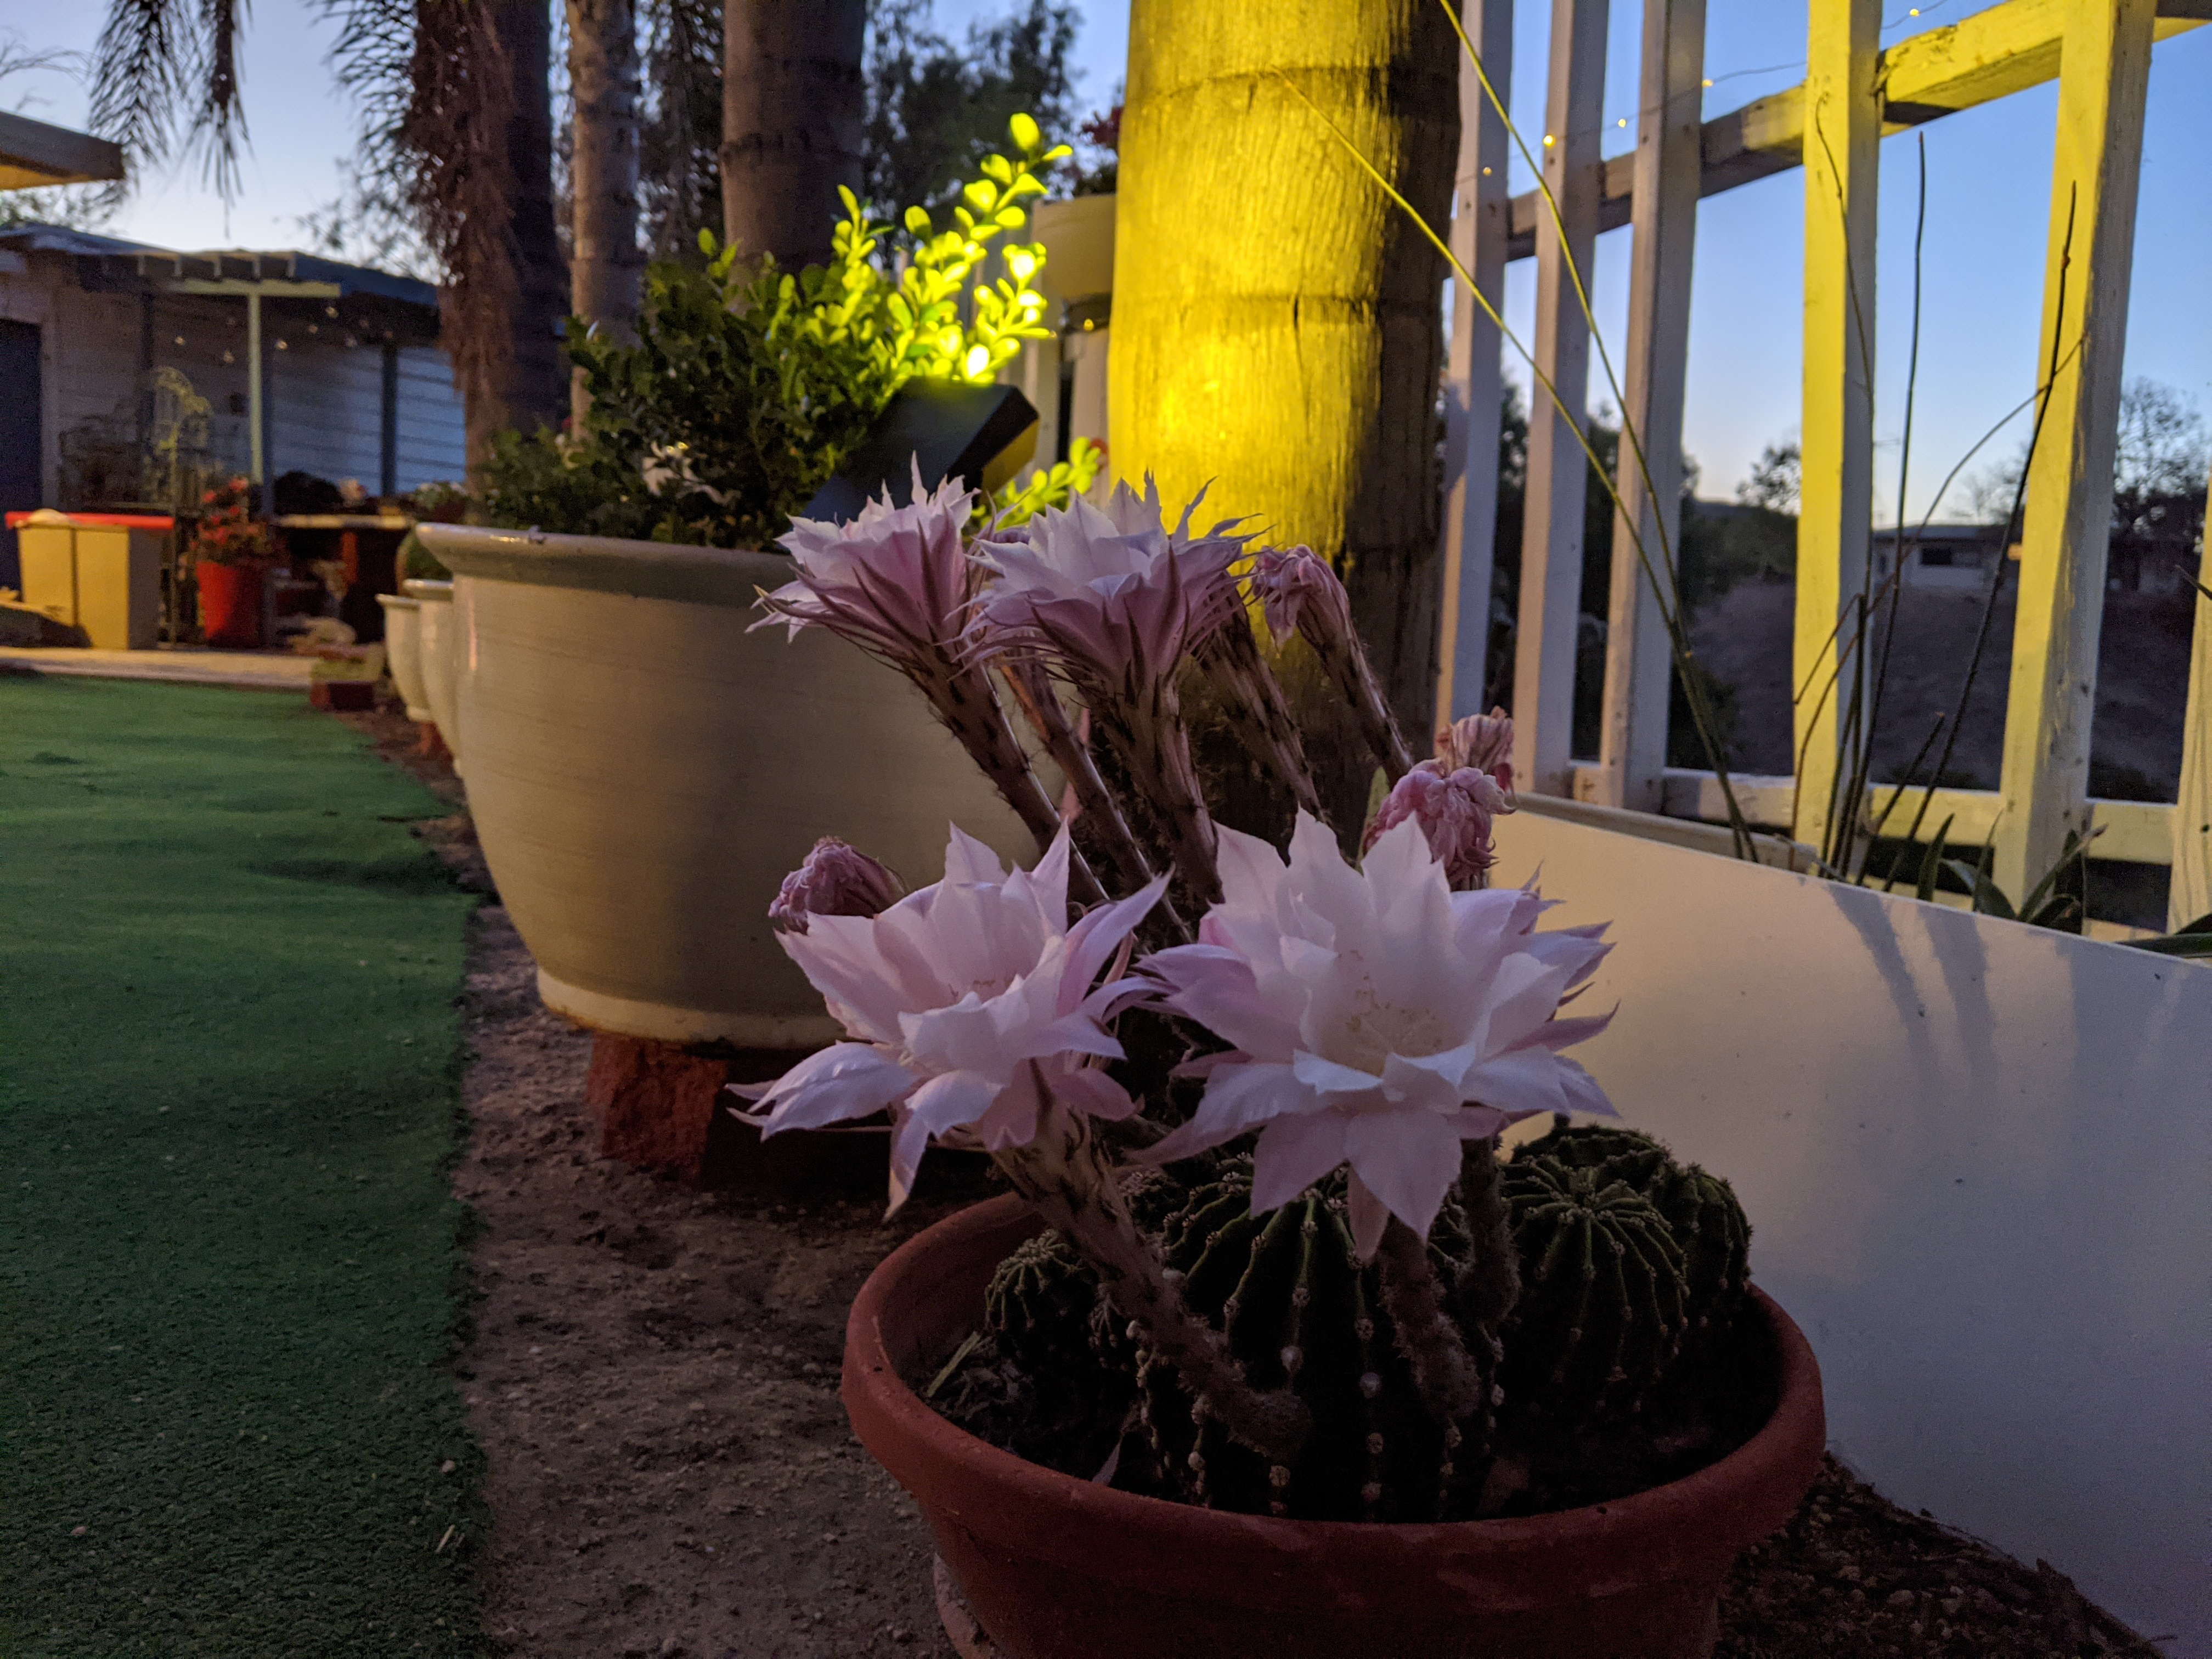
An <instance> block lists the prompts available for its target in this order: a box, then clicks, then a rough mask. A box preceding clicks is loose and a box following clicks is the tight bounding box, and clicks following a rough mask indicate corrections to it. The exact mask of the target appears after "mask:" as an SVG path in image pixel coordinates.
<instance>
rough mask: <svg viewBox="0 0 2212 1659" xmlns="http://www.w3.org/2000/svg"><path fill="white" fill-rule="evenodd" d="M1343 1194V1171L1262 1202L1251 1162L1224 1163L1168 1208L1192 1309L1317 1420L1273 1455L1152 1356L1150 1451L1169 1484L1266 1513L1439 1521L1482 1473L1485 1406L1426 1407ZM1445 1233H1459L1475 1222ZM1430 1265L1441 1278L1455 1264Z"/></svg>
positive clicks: (1144, 1365) (1441, 1233)
mask: <svg viewBox="0 0 2212 1659" xmlns="http://www.w3.org/2000/svg"><path fill="white" fill-rule="evenodd" d="M1345 1206H1346V1200H1345V1189H1344V1182H1343V1180H1342V1178H1341V1177H1340V1176H1339V1177H1336V1178H1333V1179H1332V1180H1330V1181H1328V1182H1323V1183H1322V1185H1321V1186H1320V1187H1319V1188H1316V1189H1314V1190H1312V1191H1310V1192H1308V1193H1307V1194H1304V1195H1302V1196H1301V1197H1299V1198H1297V1199H1296V1200H1293V1201H1292V1202H1291V1203H1289V1204H1286V1205H1285V1206H1282V1207H1281V1208H1279V1209H1277V1210H1273V1211H1270V1212H1266V1213H1264V1214H1260V1215H1255V1214H1254V1213H1252V1209H1251V1188H1250V1176H1249V1171H1248V1170H1245V1169H1244V1168H1243V1167H1242V1166H1241V1165H1231V1167H1230V1168H1229V1169H1228V1170H1226V1171H1225V1173H1224V1174H1223V1175H1222V1176H1221V1178H1220V1179H1218V1180H1217V1181H1215V1182H1211V1183H1209V1184H1206V1185H1204V1186H1201V1187H1200V1188H1196V1189H1195V1190H1194V1191H1193V1192H1192V1194H1191V1195H1190V1198H1189V1200H1188V1203H1187V1204H1185V1205H1184V1206H1183V1207H1182V1209H1181V1211H1180V1212H1177V1213H1176V1215H1175V1216H1173V1217H1172V1218H1170V1220H1169V1221H1168V1223H1167V1225H1166V1228H1165V1230H1164V1234H1163V1236H1162V1249H1163V1254H1164V1257H1165V1259H1166V1261H1167V1263H1168V1266H1169V1267H1170V1269H1171V1270H1173V1271H1175V1272H1176V1273H1181V1274H1182V1290H1183V1295H1184V1297H1185V1298H1186V1299H1187V1300H1188V1303H1189V1304H1190V1306H1191V1308H1192V1309H1193V1310H1194V1311H1195V1312H1197V1313H1199V1314H1200V1315H1202V1316H1205V1317H1206V1318H1207V1319H1208V1320H1210V1321H1212V1322H1213V1323H1214V1324H1215V1325H1216V1326H1218V1328H1220V1329H1221V1330H1222V1331H1223V1333H1224V1334H1225V1335H1226V1336H1227V1337H1228V1338H1229V1342H1230V1346H1231V1351H1232V1352H1234V1353H1235V1354H1236V1356H1237V1358H1238V1359H1239V1360H1240V1361H1241V1362H1242V1363H1243V1365H1244V1367H1245V1374H1246V1376H1249V1378H1250V1379H1251V1380H1252V1382H1253V1383H1255V1384H1256V1385H1257V1386H1259V1387H1261V1388H1266V1389H1273V1388H1288V1389H1291V1390H1292V1391H1293V1392H1295V1393H1296V1394H1297V1395H1298V1397H1299V1398H1300V1399H1301V1400H1302V1401H1304V1402H1305V1404H1306V1406H1307V1407H1308V1408H1309V1409H1310V1412H1311V1413H1312V1415H1313V1423H1314V1427H1313V1431H1312V1434H1311V1436H1310V1438H1309V1439H1308V1441H1307V1442H1306V1444H1305V1446H1304V1448H1303V1449H1302V1450H1301V1451H1300V1453H1299V1455H1298V1456H1297V1458H1296V1459H1295V1460H1294V1461H1293V1462H1291V1463H1289V1464H1277V1465H1272V1466H1271V1465H1268V1464H1267V1463H1265V1462H1263V1461H1262V1460H1261V1458H1259V1457H1258V1456H1257V1455H1255V1454H1254V1453H1252V1452H1250V1451H1249V1450H1247V1449H1245V1448H1244V1447H1243V1446H1241V1445H1239V1444H1237V1443H1236V1442H1235V1441H1234V1440H1232V1439H1231V1437H1230V1436H1229V1435H1228V1434H1227V1433H1226V1432H1225V1431H1224V1430H1223V1428H1222V1426H1221V1425H1219V1424H1218V1423H1215V1422H1212V1421H1209V1420H1207V1419H1206V1418H1204V1416H1203V1415H1202V1414H1199V1413H1194V1411H1193V1409H1192V1407H1191V1405H1190V1402H1189V1401H1188V1397H1187V1396H1186V1395H1183V1393H1182V1390H1181V1389H1179V1388H1178V1386H1177V1385H1176V1377H1175V1374H1174V1372H1173V1371H1172V1370H1170V1368H1168V1367H1167V1366H1166V1365H1164V1364H1161V1363H1159V1362H1158V1361H1156V1360H1154V1359H1153V1358H1151V1357H1150V1356H1148V1355H1147V1356H1144V1357H1142V1358H1140V1359H1139V1383H1140V1401H1141V1404H1140V1407H1139V1409H1140V1412H1141V1425H1140V1429H1141V1438H1142V1441H1143V1449H1144V1450H1145V1451H1146V1452H1147V1453H1148V1454H1149V1461H1150V1462H1151V1465H1152V1468H1153V1470H1154V1473H1155V1475H1156V1478H1157V1479H1158V1481H1159V1482H1160V1484H1161V1485H1162V1486H1164V1488H1166V1489H1167V1490H1169V1491H1170V1492H1174V1493H1175V1494H1176V1495H1177V1496H1180V1497H1182V1498H1185V1499H1187V1500H1188V1501H1190V1502H1194V1503H1200V1504H1208V1505H1210V1506H1212V1507H1215V1508H1220V1509H1228V1510H1240V1511H1245V1512H1249V1513H1256V1514H1262V1515H1268V1514H1272V1515H1283V1516H1295V1517H1297V1518H1300V1519H1306V1520H1366V1521H1401V1520H1404V1521H1411V1520H1432V1519H1436V1518H1437V1517H1438V1516H1441V1515H1443V1513H1445V1512H1446V1511H1447V1510H1449V1508H1451V1507H1452V1506H1453V1505H1454V1504H1455V1502H1457V1501H1459V1500H1460V1499H1461V1498H1462V1496H1463V1494H1464V1492H1465V1491H1466V1490H1467V1488H1468V1486H1469V1485H1470V1484H1471V1483H1479V1480H1480V1475H1481V1474H1482V1463H1483V1460H1484V1458H1485V1456H1486V1439H1487V1435H1488V1430H1489V1424H1488V1420H1487V1418H1486V1416H1485V1417H1484V1418H1483V1419H1482V1420H1480V1421H1471V1422H1468V1423H1450V1422H1440V1421H1438V1420H1437V1419H1436V1417H1435V1416H1434V1415H1432V1414H1431V1412H1430V1411H1429V1410H1428V1409H1427V1408H1426V1407H1425V1405H1424V1403H1423V1401H1422V1399H1421V1396H1420V1394H1419V1390H1418V1389H1417V1388H1416V1386H1415V1381H1414V1376H1413V1370H1412V1368H1411V1367H1410V1365H1409V1364H1408V1363H1407V1359H1406V1358H1405V1357H1404V1356H1403V1355H1402V1354H1401V1352H1400V1351H1399V1347H1398V1344H1397V1342H1396V1340H1395V1334H1394V1332H1393V1331H1392V1329H1391V1326H1390V1322H1389V1316H1388V1315H1387V1314H1386V1313H1385V1312H1384V1310H1383V1300H1382V1296H1381V1292H1380V1287H1379V1285H1378V1284H1377V1279H1376V1267H1374V1266H1373V1265H1371V1264H1370V1265H1365V1266H1363V1265H1362V1264H1361V1263H1360V1261H1358V1255H1357V1253H1356V1250H1355V1249H1354V1247H1353V1244H1352V1233H1351V1230H1350V1228H1349V1226H1348V1225H1347V1224H1346V1218H1345ZM1465 1231H1466V1230H1465V1229H1464V1227H1459V1228H1456V1229H1453V1228H1449V1227H1447V1226H1445V1225H1439V1226H1438V1228H1437V1235H1438V1237H1439V1238H1454V1237H1455V1238H1460V1239H1462V1240H1463V1239H1464V1237H1465ZM1435 1254H1436V1252H1435V1251H1434V1249H1432V1250H1431V1255H1432V1257H1433V1256H1434V1255H1435ZM1436 1265H1437V1266H1438V1267H1439V1268H1440V1270H1441V1274H1442V1276H1443V1277H1444V1278H1446V1279H1449V1278H1450V1277H1452V1276H1453V1273H1454V1269H1455V1267H1456V1266H1457V1264H1455V1263H1453V1262H1451V1261H1449V1260H1446V1261H1441V1262H1438V1263H1437V1264H1436Z"/></svg>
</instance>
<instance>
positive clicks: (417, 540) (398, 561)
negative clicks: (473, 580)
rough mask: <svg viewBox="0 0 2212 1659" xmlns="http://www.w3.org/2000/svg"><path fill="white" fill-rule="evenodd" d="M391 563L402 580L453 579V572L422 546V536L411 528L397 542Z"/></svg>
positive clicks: (440, 580)
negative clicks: (402, 538)
mask: <svg viewBox="0 0 2212 1659" xmlns="http://www.w3.org/2000/svg"><path fill="white" fill-rule="evenodd" d="M392 567H393V568H394V569H395V570H397V571H398V575H399V580H401V581H403V582H407V581H418V582H449V581H451V580H453V572H452V571H450V570H448V569H447V568H446V567H445V564H444V563H443V562H441V560H440V559H439V557H438V556H437V555H436V554H435V553H433V552H432V551H431V550H429V549H428V547H426V546H424V545H423V544H422V538H421V537H420V536H418V535H416V533H415V532H413V531H411V530H410V531H409V532H407V535H406V538H405V539H404V540H403V541H401V543H400V544H399V550H398V552H396V553H394V554H393V555H392Z"/></svg>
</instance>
